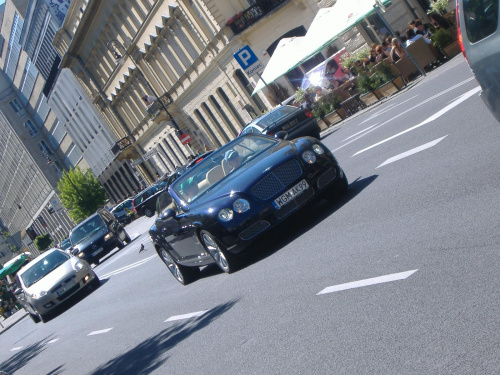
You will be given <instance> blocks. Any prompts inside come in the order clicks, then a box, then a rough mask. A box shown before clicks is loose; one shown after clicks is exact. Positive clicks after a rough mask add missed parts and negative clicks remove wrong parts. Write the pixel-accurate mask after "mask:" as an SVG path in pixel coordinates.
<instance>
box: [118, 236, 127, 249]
mask: <svg viewBox="0 0 500 375" xmlns="http://www.w3.org/2000/svg"><path fill="white" fill-rule="evenodd" d="M125 246H127V244H126V243H125V241H122V240H120V239H119V238H118V244H117V247H118V248H119V249H120V250H121V249H123V248H124V247H125Z"/></svg>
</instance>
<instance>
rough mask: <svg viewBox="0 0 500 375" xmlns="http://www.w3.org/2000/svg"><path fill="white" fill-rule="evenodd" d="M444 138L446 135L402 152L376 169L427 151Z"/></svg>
mask: <svg viewBox="0 0 500 375" xmlns="http://www.w3.org/2000/svg"><path fill="white" fill-rule="evenodd" d="M446 137H447V135H445V136H444V137H441V138H439V139H436V140H434V141H432V142H429V143H426V144H425V145H422V146H418V147H415V148H414V149H411V150H409V151H406V152H403V153H401V154H399V155H396V156H393V157H392V158H389V159H387V160H386V161H384V162H383V163H382V164H380V165H379V166H378V167H377V168H380V167H383V166H384V165H387V164H391V163H394V162H395V161H398V160H401V159H404V158H406V157H408V156H411V155H414V154H416V153H418V152H420V151H424V150H427V149H428V148H431V147H433V146H435V145H437V144H438V143H439V142H441V141H442V140H443V139H445V138H446ZM377 168H375V169H377Z"/></svg>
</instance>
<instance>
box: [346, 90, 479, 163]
mask: <svg viewBox="0 0 500 375" xmlns="http://www.w3.org/2000/svg"><path fill="white" fill-rule="evenodd" d="M479 91H481V87H476V88H474V89H472V90H469V91H467V92H466V93H465V94H463V95H462V96H461V97H460V99H457V100H455V101H454V102H453V103H451V104H448V105H447V106H446V107H444V108H443V109H442V110H440V111H438V112H436V113H434V114H433V115H432V116H431V117H429V118H428V119H426V120H424V121H422V122H421V123H420V124H418V125H415V126H412V127H411V128H408V129H406V130H403V131H402V132H399V133H397V134H395V135H393V136H392V137H389V138H386V139H384V140H382V141H380V142H378V143H375V144H374V145H371V146H369V147H367V148H364V149H362V150H360V151H358V152H356V153H355V154H354V155H353V156H356V155H359V154H361V153H363V152H365V151H368V150H370V149H372V148H374V147H377V146H380V145H381V144H383V143H385V142H389V141H390V140H393V139H394V138H397V137H399V136H401V135H403V134H406V133H408V132H411V131H412V130H415V129H417V128H419V127H421V126H424V125H426V124H428V123H429V122H431V121H434V120H436V119H437V118H439V117H441V116H442V115H444V114H445V113H446V112H448V111H451V110H452V109H453V108H455V107H456V106H457V105H459V104H460V103H462V102H464V101H466V100H467V99H469V98H470V97H471V96H473V95H475V94H476V93H478V92H479Z"/></svg>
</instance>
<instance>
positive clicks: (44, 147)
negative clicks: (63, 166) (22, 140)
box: [38, 141, 53, 157]
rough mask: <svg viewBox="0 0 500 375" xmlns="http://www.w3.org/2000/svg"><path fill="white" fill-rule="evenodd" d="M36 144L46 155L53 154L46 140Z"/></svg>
mask: <svg viewBox="0 0 500 375" xmlns="http://www.w3.org/2000/svg"><path fill="white" fill-rule="evenodd" d="M38 145H39V146H40V151H42V153H43V154H44V155H45V156H46V157H48V156H50V155H52V154H53V152H52V150H51V149H50V147H49V145H48V144H47V142H45V141H40V142H39V143H38Z"/></svg>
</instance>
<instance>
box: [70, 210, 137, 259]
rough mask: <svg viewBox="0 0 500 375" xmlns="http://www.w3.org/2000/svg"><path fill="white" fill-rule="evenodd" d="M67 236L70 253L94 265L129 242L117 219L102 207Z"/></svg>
mask: <svg viewBox="0 0 500 375" xmlns="http://www.w3.org/2000/svg"><path fill="white" fill-rule="evenodd" d="M69 238H70V240H71V243H72V244H73V247H72V249H71V253H72V254H73V255H76V256H77V257H79V258H80V259H84V260H85V261H87V262H88V263H89V264H92V263H93V264H95V265H97V264H99V260H100V258H102V257H103V256H104V255H106V254H109V253H110V252H111V250H113V249H114V248H116V247H118V248H119V249H123V248H124V247H125V246H126V244H127V243H130V242H131V239H130V237H129V235H128V234H127V232H126V231H125V229H124V228H123V227H122V226H121V224H120V223H119V222H118V220H116V218H115V217H114V216H113V215H112V214H111V213H110V212H108V211H107V210H105V209H104V208H100V209H99V210H97V212H96V213H95V214H93V215H92V216H90V217H88V218H87V219H85V220H84V221H82V222H81V223H80V224H78V225H77V226H76V227H74V228H73V229H72V230H71V232H70V234H69Z"/></svg>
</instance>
